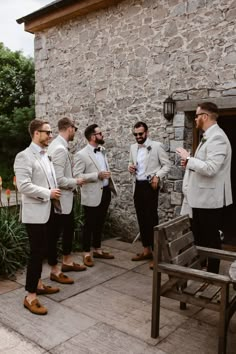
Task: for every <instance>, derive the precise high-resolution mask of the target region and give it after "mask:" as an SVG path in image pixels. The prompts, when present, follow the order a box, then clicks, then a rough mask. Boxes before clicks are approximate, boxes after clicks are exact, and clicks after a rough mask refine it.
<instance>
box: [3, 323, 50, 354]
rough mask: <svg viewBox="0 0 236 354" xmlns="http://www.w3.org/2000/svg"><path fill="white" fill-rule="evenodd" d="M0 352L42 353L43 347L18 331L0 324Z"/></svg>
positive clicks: (8, 353) (43, 351)
mask: <svg viewBox="0 0 236 354" xmlns="http://www.w3.org/2000/svg"><path fill="white" fill-rule="evenodd" d="M0 353H1V354H43V353H46V352H45V350H44V349H43V348H40V347H39V346H37V345H36V344H34V343H32V342H30V341H28V340H26V339H25V338H24V337H23V336H21V335H20V334H19V333H16V332H14V331H12V330H9V329H7V328H5V327H3V326H2V325H1V326H0Z"/></svg>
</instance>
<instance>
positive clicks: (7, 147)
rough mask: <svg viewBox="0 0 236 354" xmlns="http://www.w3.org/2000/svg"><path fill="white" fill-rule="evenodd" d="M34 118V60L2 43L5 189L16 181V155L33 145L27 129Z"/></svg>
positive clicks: (1, 170) (0, 137) (0, 152)
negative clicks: (10, 182)
mask: <svg viewBox="0 0 236 354" xmlns="http://www.w3.org/2000/svg"><path fill="white" fill-rule="evenodd" d="M34 117H35V108H34V63H33V59H32V58H25V57H24V56H23V55H22V54H21V52H12V51H10V50H9V49H7V48H5V47H4V46H3V44H2V43H0V156H1V158H0V175H1V176H2V177H3V181H4V183H6V182H7V184H5V185H4V187H5V188H9V184H8V183H9V181H12V177H13V169H12V165H13V161H14V158H15V155H16V153H17V152H18V151H21V150H23V149H24V148H25V147H26V146H27V145H28V144H29V142H30V137H29V134H28V131H27V127H28V124H29V122H30V121H31V120H32V119H33V118H34ZM3 157H4V158H3Z"/></svg>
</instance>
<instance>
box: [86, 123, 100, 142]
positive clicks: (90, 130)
mask: <svg viewBox="0 0 236 354" xmlns="http://www.w3.org/2000/svg"><path fill="white" fill-rule="evenodd" d="M96 128H98V125H97V124H91V125H89V126H88V127H87V128H86V129H85V131H84V136H85V138H86V139H87V140H88V141H89V140H90V138H91V136H92V135H93V134H94V133H95V129H96Z"/></svg>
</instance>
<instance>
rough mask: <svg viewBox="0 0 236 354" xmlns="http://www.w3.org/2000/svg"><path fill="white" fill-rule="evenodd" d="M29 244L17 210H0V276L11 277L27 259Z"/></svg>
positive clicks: (7, 208) (11, 208)
mask: <svg viewBox="0 0 236 354" xmlns="http://www.w3.org/2000/svg"><path fill="white" fill-rule="evenodd" d="M28 254H29V242H28V237H27V234H26V230H25V227H24V225H22V224H21V223H20V222H19V213H18V208H13V207H10V208H9V207H2V208H0V274H2V275H8V276H10V275H13V274H14V273H15V272H16V270H18V269H20V268H22V267H23V266H24V265H25V264H26V263H27V259H28Z"/></svg>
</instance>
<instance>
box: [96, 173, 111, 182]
mask: <svg viewBox="0 0 236 354" xmlns="http://www.w3.org/2000/svg"><path fill="white" fill-rule="evenodd" d="M110 177H111V172H110V171H100V172H99V173H98V179H100V180H103V179H108V178H110Z"/></svg>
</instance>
